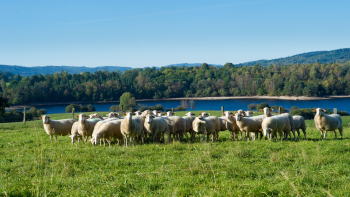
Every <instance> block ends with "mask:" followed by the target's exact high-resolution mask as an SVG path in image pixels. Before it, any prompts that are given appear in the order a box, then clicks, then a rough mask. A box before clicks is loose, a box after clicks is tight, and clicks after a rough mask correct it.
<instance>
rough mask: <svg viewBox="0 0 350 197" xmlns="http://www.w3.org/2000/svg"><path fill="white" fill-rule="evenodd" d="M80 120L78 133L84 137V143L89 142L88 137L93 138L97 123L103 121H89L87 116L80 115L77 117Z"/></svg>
mask: <svg viewBox="0 0 350 197" xmlns="http://www.w3.org/2000/svg"><path fill="white" fill-rule="evenodd" d="M76 117H77V118H79V120H78V132H79V134H80V135H81V136H82V137H83V139H84V141H85V142H87V139H88V137H91V135H92V133H93V131H94V127H95V125H96V123H97V122H99V121H101V119H97V118H96V119H87V117H88V116H87V115H85V114H79V115H78V116H76Z"/></svg>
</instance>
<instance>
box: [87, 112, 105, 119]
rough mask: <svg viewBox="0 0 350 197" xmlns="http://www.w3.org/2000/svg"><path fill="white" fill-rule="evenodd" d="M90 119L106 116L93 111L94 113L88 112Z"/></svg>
mask: <svg viewBox="0 0 350 197" xmlns="http://www.w3.org/2000/svg"><path fill="white" fill-rule="evenodd" d="M89 117H90V119H95V118H99V119H101V120H104V119H107V118H106V117H102V116H101V115H100V114H98V113H95V114H90V116H89Z"/></svg>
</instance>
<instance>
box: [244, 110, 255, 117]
mask: <svg viewBox="0 0 350 197" xmlns="http://www.w3.org/2000/svg"><path fill="white" fill-rule="evenodd" d="M245 114H246V116H253V114H254V112H252V111H245Z"/></svg>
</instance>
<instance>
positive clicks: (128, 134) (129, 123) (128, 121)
mask: <svg viewBox="0 0 350 197" xmlns="http://www.w3.org/2000/svg"><path fill="white" fill-rule="evenodd" d="M135 117H138V116H135ZM135 117H134V118H135ZM142 118H143V117H142ZM120 128H121V133H122V134H123V136H124V138H125V146H126V147H128V142H130V143H131V142H132V141H133V139H134V137H136V136H141V137H142V141H144V140H143V131H142V127H141V124H140V123H139V121H137V120H134V119H133V117H132V115H131V112H127V113H126V116H125V118H124V119H123V120H122V122H121V126H120Z"/></svg>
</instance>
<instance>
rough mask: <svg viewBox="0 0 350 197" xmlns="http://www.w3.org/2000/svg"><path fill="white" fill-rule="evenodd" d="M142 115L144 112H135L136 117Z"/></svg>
mask: <svg viewBox="0 0 350 197" xmlns="http://www.w3.org/2000/svg"><path fill="white" fill-rule="evenodd" d="M141 114H142V112H140V111H135V112H134V115H135V116H141Z"/></svg>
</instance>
